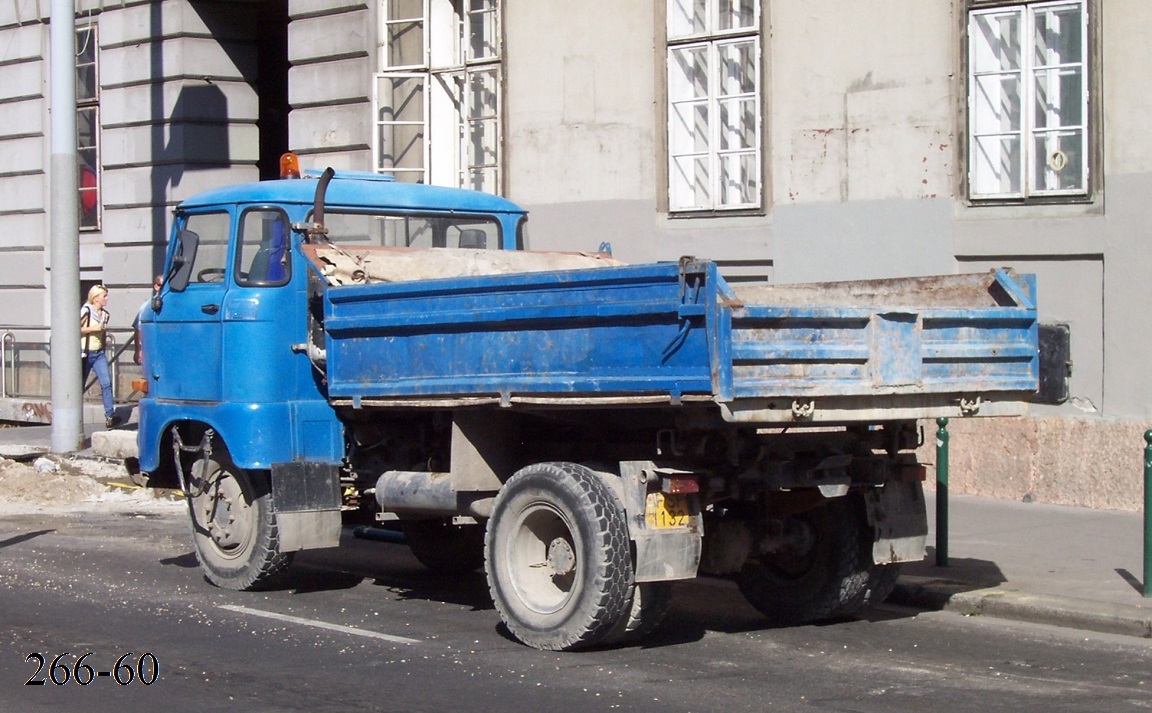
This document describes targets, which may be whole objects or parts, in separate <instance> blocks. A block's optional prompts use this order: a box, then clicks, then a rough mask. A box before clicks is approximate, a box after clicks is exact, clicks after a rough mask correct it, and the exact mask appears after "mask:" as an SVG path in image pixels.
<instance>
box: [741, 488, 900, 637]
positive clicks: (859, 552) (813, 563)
mask: <svg viewBox="0 0 1152 713" xmlns="http://www.w3.org/2000/svg"><path fill="white" fill-rule="evenodd" d="M853 500H854V499H853V497H852V496H845V497H842V498H837V499H835V500H831V501H829V502H828V503H827V504H825V505H823V506H821V507H819V508H816V509H814V510H810V511H808V512H805V513H801V514H799V515H797V516H796V517H797V518H799V519H802V520H803V521H804V522H805V524H806V525H807V527H808V528H809V530H810V532H811V536H812V537H811V541H810V546H808V547H807V548H805V550H804V551H796V550H790V551H782V552H776V553H769V554H765V555H761V556H759V557H754V558H752V559H750V560H749V561H748V563H747V564H746V565H745V566H744V569H743V570H742V571H741V573H740V577H739V580H738V583H739V586H740V592H741V594H743V595H744V598H745V599H747V600H748V603H749V604H751V605H752V606H754V607H756V609H758V610H759V611H760V613H762V614H763V615H764V616H765V617H767V618H768V620H769V622H770V623H771V624H773V625H779V626H791V625H796V624H805V623H808V622H812V621H821V620H825V619H832V618H836V617H841V616H848V615H850V614H854V613H856V612H858V611H859V610H860V609H862V608H863V607H865V606H867V605H868V604H869V603H870V602H871V599H872V598H871V597H869V593H870V591H871V590H872V589H871V587H870V586H869V585H870V583H871V582H872V579H873V575H872V570H873V569H874V566H873V565H872V555H871V542H870V541H869V540H868V538H867V537H865V536H864V532H863V528H862V523H861V515H860V513H859V510H860V508H858V507H854V505H855V503H854V502H853ZM877 583H880V582H879V581H878V582H877ZM892 583H893V585H894V584H895V580H894V579H893V582H892ZM889 591H891V590H889Z"/></svg>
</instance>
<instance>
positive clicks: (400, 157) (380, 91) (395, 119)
mask: <svg viewBox="0 0 1152 713" xmlns="http://www.w3.org/2000/svg"><path fill="white" fill-rule="evenodd" d="M376 102H377V115H376V121H377V125H378V131H379V132H380V134H379V136H378V139H377V140H378V146H379V149H378V150H379V156H378V158H377V164H376V165H377V168H378V169H379V170H382V171H392V172H394V175H395V176H396V179H397V180H416V181H419V180H423V178H424V175H423V172H424V78H423V77H380V78H378V81H377V85H376Z"/></svg>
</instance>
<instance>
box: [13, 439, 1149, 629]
mask: <svg viewBox="0 0 1152 713" xmlns="http://www.w3.org/2000/svg"><path fill="white" fill-rule="evenodd" d="M89 428H92V426H89V427H88V428H86V429H85V432H86V435H87V436H88V437H89V438H90V439H91V443H92V446H90V447H88V448H86V449H85V450H83V451H81V452H80V453H79V455H81V456H89V457H106V458H117V457H121V458H122V457H125V456H127V455H134V453H135V437H136V432H135V431H134V430H131V429H130V428H125V429H115V430H112V431H105V430H104V429H102V428H97V429H96V430H89ZM50 444H51V427H50V426H25V427H21V428H0V456H3V457H7V458H13V457H20V458H26V457H27V456H28V454H33V453H34V454H41V453H46V452H48V451H49V450H50ZM118 454H119V455H118ZM927 500H928V502H927V505H928V527H929V533H928V556H927V557H925V559H924V561H923V562H917V563H912V564H906V565H904V568H903V574H902V575H901V577H900V581H899V583H898V584H897V586H896V590H895V591H894V592H893V593H892V596H891V597H890V598H889V601H891V602H893V603H896V604H903V605H908V606H912V607H916V608H922V609H943V610H947V611H953V612H957V613H959V614H970V615H983V616H993V617H1000V618H1006V619H1014V620H1017V621H1027V622H1033V623H1041V624H1051V625H1056V626H1063V627H1068V628H1074V629H1083V630H1088V631H1097V632H1102V633H1110V634H1122V635H1126V636H1136V637H1143V638H1152V598H1148V599H1145V598H1144V597H1143V595H1142V587H1143V585H1142V579H1143V568H1144V529H1143V528H1144V516H1143V514H1142V513H1136V512H1117V511H1111V510H1090V509H1087V508H1073V507H1063V506H1058V505H1042V504H1039V503H1020V502H1013V501H1007V500H995V499H991V498H979V497H972V496H956V495H954V496H951V497H950V498H949V502H948V505H949V517H948V521H949V535H950V536H949V542H948V560H949V566H947V567H937V566H936V552H935V549H936V548H935V544H936V526H935V519H936V517H935V515H936V504H935V498H934V496H933V495H932V494H931V493H929V494H928V495H927Z"/></svg>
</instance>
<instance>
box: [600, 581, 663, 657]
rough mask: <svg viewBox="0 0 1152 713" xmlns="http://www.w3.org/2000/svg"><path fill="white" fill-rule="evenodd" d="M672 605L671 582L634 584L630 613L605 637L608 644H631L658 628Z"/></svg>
mask: <svg viewBox="0 0 1152 713" xmlns="http://www.w3.org/2000/svg"><path fill="white" fill-rule="evenodd" d="M671 605H672V584H671V582H641V583H639V584H634V585H632V598H631V606H630V607H629V608H628V615H627V616H625V617H623V618H621V619H620V621H619V622H617V623H616V627H615V628H613V629H612V631H611V632H609V634H608V636H606V637H604V641H603V643H605V644H608V645H615V644H630V643H633V642H636V641H639V640H641V639H643V638H644V637H645V636H648V635H649V634H651V633H652V632H653V631H655V630H656V628H657V627H658V626H660V623H661V622H662V621H664V617H665V616H667V615H668V609H669V608H670V607H671Z"/></svg>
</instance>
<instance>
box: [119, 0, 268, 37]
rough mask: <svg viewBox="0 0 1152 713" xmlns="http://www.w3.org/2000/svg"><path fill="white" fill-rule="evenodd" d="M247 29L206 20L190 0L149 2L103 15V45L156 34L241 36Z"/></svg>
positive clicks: (167, 35) (159, 35)
mask: <svg viewBox="0 0 1152 713" xmlns="http://www.w3.org/2000/svg"><path fill="white" fill-rule="evenodd" d="M245 31H246V28H243V27H237V26H236V25H234V24H230V23H224V22H212V23H209V22H207V21H206V19H205V17H203V16H202V15H201V14H200V13H198V12H196V10H195V9H194V8H193V6H192V4H191V3H189V2H187V0H163V1H162V2H146V3H142V4H137V5H135V6H132V7H128V8H126V9H124V10H121V11H119V12H105V13H103V14H102V15H100V45H101V46H102V47H114V46H116V45H123V44H132V43H138V42H140V41H141V40H148V39H150V38H154V37H169V38H170V37H173V36H176V35H182V34H193V35H201V36H203V37H215V38H217V39H222V40H223V39H241V38H243V36H244V33H245Z"/></svg>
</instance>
